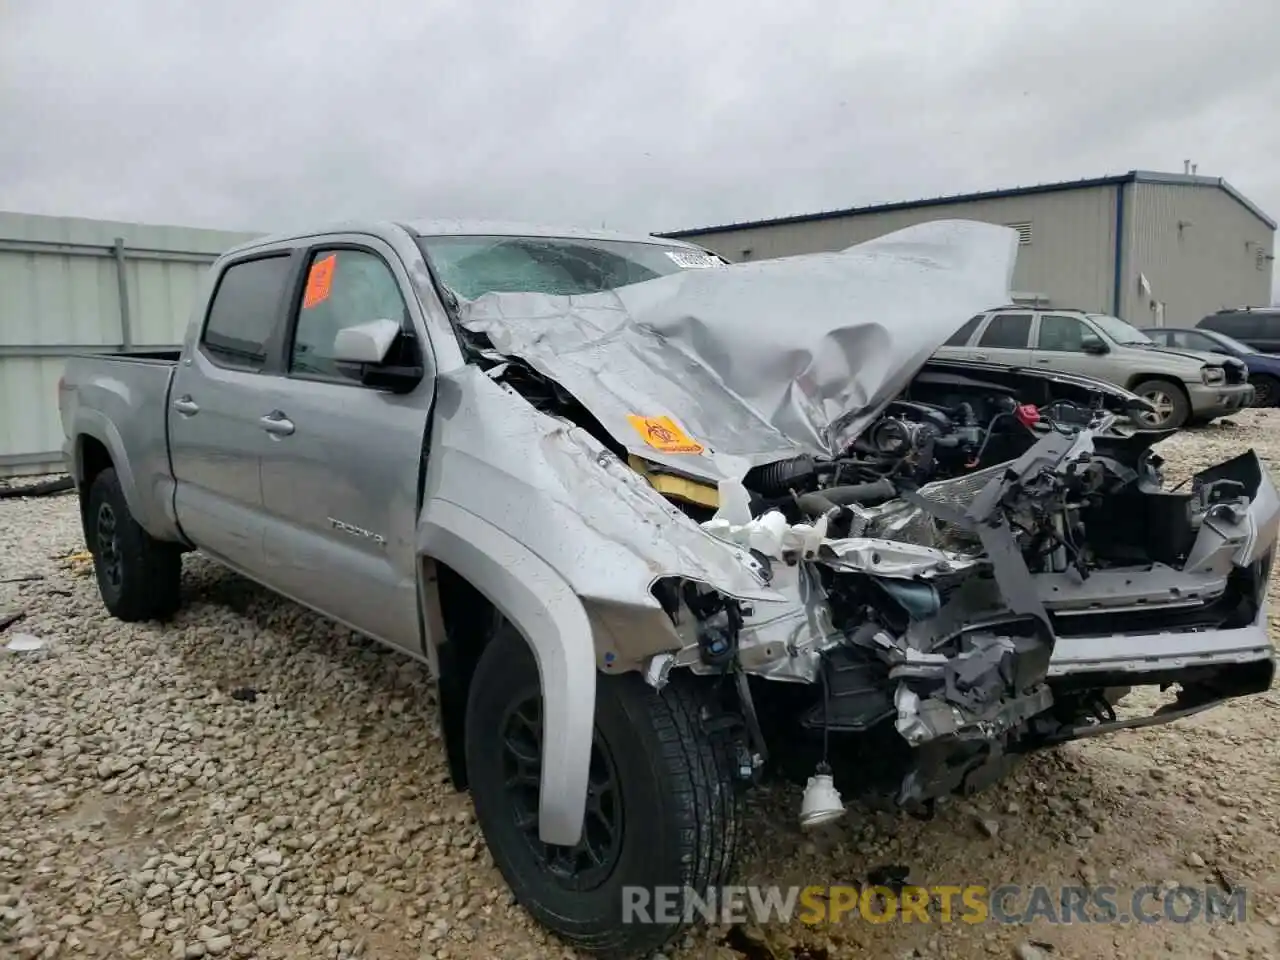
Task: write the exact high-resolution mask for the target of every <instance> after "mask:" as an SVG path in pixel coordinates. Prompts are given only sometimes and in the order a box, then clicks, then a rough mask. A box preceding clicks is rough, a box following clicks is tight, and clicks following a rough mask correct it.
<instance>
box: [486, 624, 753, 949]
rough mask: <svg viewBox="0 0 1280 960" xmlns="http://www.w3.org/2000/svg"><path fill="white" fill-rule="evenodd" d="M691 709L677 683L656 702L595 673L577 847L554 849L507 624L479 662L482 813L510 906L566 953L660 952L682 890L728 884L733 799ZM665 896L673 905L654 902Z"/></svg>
mask: <svg viewBox="0 0 1280 960" xmlns="http://www.w3.org/2000/svg"><path fill="white" fill-rule="evenodd" d="M699 707H700V700H699V698H698V697H697V695H696V690H695V689H694V688H693V687H691V686H684V685H682V684H679V683H677V682H675V681H674V680H673V682H672V683H670V684H668V685H667V686H666V687H665V688H664V689H663V691H662V692H661V693H659V692H657V691H655V690H654V689H653V688H652V687H650V686H649V685H647V684H646V683H645V682H644V681H643V680H642V679H641V678H640V677H639V676H638V675H636V674H625V675H622V676H600V677H599V678H598V681H597V685H596V717H595V722H596V726H595V736H594V742H593V745H592V753H591V768H590V774H589V785H588V795H587V809H586V819H585V822H584V825H583V832H582V838H581V839H580V840H579V842H578V843H577V844H576V845H575V846H572V847H557V846H551V845H548V844H545V843H543V842H542V841H541V840H540V839H539V838H538V792H539V784H540V782H541V761H542V694H541V691H540V687H539V680H538V668H537V663H536V661H535V660H534V657H533V653H532V651H531V650H530V649H529V647H528V645H527V644H526V643H525V642H524V640H523V639H522V638H521V637H520V636H519V635H518V634H516V633H515V631H514V630H512V629H511V628H510V627H509V626H504V627H503V628H501V629H500V630H499V632H498V633H497V635H496V636H495V637H494V638H493V639H492V640H491V641H490V642H489V644H488V645H487V647H486V648H485V650H484V653H483V654H482V655H481V657H480V662H479V664H478V665H477V667H476V672H475V675H474V677H473V678H472V682H471V691H470V695H469V698H468V703H467V721H466V734H465V740H466V754H467V772H468V779H469V781H470V786H471V796H472V802H473V803H474V804H475V808H476V816H477V818H478V820H479V822H480V826H481V829H482V830H483V831H484V836H485V840H486V842H487V843H488V846H489V850H490V852H491V853H492V855H493V859H494V862H495V863H496V864H497V866H498V869H499V870H500V871H501V872H502V875H503V877H504V878H505V879H506V881H507V883H508V885H509V886H510V887H511V890H512V892H513V893H514V894H515V897H516V899H517V901H518V902H519V903H520V904H521V905H522V906H524V908H525V909H526V910H528V911H529V913H530V914H532V915H533V917H534V918H535V919H536V920H537V921H538V922H539V923H541V924H542V925H543V926H545V927H547V928H548V929H549V930H551V931H553V932H554V933H556V934H558V935H559V936H560V937H562V938H564V939H565V940H566V941H568V942H569V943H571V944H573V945H574V946H576V947H579V948H581V949H584V950H587V951H590V952H591V953H595V954H598V955H601V956H633V955H636V954H640V953H643V952H645V951H650V950H655V949H657V948H658V947H661V946H662V945H663V944H664V943H666V942H667V941H668V940H670V939H671V938H672V937H673V936H675V935H676V934H677V933H678V932H679V930H680V929H681V928H682V926H683V925H684V924H683V922H682V921H683V920H684V919H685V917H684V916H683V915H684V914H685V913H686V911H685V909H684V906H683V904H684V902H685V891H686V890H689V889H692V890H694V891H697V892H698V893H699V894H700V895H705V893H706V889H707V888H708V887H709V886H715V885H719V884H722V883H724V882H725V881H726V879H727V877H728V874H729V872H730V870H731V869H732V861H733V854H734V847H735V841H736V838H737V830H738V819H739V807H738V798H737V794H736V789H735V784H734V781H733V774H732V769H731V767H730V765H729V763H728V762H727V758H726V756H725V755H724V754H722V752H721V751H720V750H718V749H717V746H716V743H715V742H714V740H713V738H712V737H711V736H710V735H709V734H708V733H707V732H706V731H705V730H704V729H703V726H702V721H701V717H700V709H699ZM627 888H635V889H636V891H637V892H636V893H634V894H628V893H627V892H626V890H627ZM662 888H668V889H670V890H671V891H672V894H671V895H673V896H676V900H675V901H674V909H671V906H672V905H671V904H664V903H662V902H661V901H659V902H656V903H655V900H654V898H655V896H660V895H662V892H661V891H662ZM635 907H639V908H640V909H639V910H638V911H635V910H634V908H635ZM653 910H657V911H659V913H658V915H654V914H653V913H650V912H649V911H653ZM695 918H696V915H695Z"/></svg>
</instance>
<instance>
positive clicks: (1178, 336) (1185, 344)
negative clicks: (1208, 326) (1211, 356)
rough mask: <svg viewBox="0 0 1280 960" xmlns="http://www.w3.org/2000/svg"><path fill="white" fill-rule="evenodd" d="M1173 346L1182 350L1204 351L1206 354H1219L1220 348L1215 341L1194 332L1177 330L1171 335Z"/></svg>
mask: <svg viewBox="0 0 1280 960" xmlns="http://www.w3.org/2000/svg"><path fill="white" fill-rule="evenodd" d="M1173 345H1174V346H1175V347H1182V349H1184V350H1204V351H1206V352H1208V353H1221V352H1222V348H1221V347H1220V346H1219V345H1218V344H1217V342H1216V341H1215V340H1213V339H1212V338H1210V337H1206V336H1205V335H1204V334H1203V333H1196V332H1195V331H1194V330H1179V331H1177V332H1176V333H1175V334H1173Z"/></svg>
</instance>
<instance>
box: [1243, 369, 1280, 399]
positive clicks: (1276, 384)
mask: <svg viewBox="0 0 1280 960" xmlns="http://www.w3.org/2000/svg"><path fill="white" fill-rule="evenodd" d="M1249 383H1251V384H1252V385H1253V405H1254V406H1255V407H1274V406H1276V404H1277V403H1280V379H1276V378H1275V377H1273V376H1271V375H1270V374H1267V373H1255V374H1254V375H1253V376H1251V377H1250V378H1249Z"/></svg>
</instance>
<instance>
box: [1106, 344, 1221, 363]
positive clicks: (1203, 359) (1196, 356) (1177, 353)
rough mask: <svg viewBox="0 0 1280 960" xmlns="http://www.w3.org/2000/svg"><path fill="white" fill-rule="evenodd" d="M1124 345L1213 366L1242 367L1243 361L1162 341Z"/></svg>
mask: <svg viewBox="0 0 1280 960" xmlns="http://www.w3.org/2000/svg"><path fill="white" fill-rule="evenodd" d="M1126 346H1130V347H1137V348H1138V349H1139V350H1145V351H1147V352H1148V353H1162V354H1165V355H1166V356H1170V357H1179V358H1180V359H1183V360H1195V361H1197V362H1198V363H1207V364H1209V365H1210V366H1214V367H1232V366H1241V367H1243V366H1244V365H1245V364H1244V361H1243V360H1237V359H1236V358H1235V357H1229V356H1227V355H1226V354H1224V353H1207V352H1205V351H1203V350H1184V349H1182V348H1180V347H1166V346H1165V345H1164V344H1162V343H1131V344H1126Z"/></svg>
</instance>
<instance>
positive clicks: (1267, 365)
mask: <svg viewBox="0 0 1280 960" xmlns="http://www.w3.org/2000/svg"><path fill="white" fill-rule="evenodd" d="M1142 332H1143V333H1145V334H1146V335H1147V336H1149V337H1150V338H1151V339H1152V340H1154V341H1155V342H1156V343H1158V344H1161V345H1162V346H1166V347H1182V348H1183V349H1185V350H1201V351H1204V352H1205V353H1225V354H1227V355H1228V356H1232V357H1238V358H1239V359H1241V360H1243V361H1244V362H1245V366H1247V367H1248V368H1249V382H1250V383H1251V384H1253V390H1254V397H1253V406H1255V407H1274V406H1277V405H1280V356H1277V355H1275V354H1271V353H1258V352H1257V351H1256V350H1254V349H1253V348H1252V347H1250V346H1248V345H1247V344H1243V343H1241V342H1240V341H1239V340H1232V339H1231V338H1230V337H1228V336H1227V335H1226V334H1225V333H1218V332H1217V331H1214V330H1183V329H1181V328H1178V327H1147V328H1145V329H1144V330H1143V331H1142Z"/></svg>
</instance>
